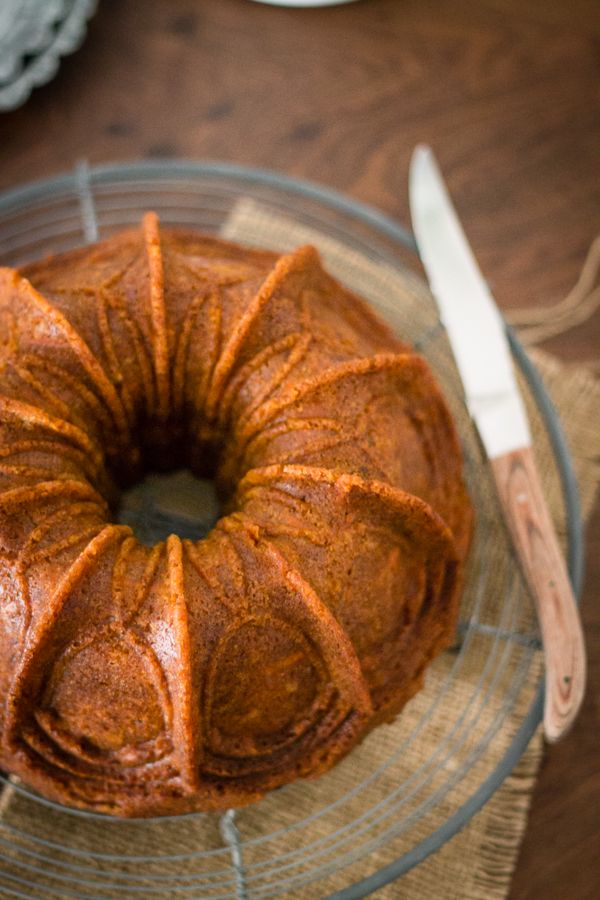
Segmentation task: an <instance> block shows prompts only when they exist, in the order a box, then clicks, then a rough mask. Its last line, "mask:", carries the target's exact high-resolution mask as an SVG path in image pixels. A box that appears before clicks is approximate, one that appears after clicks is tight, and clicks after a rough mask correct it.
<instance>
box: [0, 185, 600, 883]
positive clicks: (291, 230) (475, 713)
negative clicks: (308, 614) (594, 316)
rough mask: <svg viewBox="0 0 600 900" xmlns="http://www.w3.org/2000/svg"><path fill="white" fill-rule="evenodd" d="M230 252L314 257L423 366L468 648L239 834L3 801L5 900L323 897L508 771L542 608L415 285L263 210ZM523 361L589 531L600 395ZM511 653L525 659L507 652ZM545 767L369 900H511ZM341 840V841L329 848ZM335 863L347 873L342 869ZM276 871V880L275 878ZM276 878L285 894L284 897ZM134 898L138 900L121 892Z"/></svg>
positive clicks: (234, 224)
mask: <svg viewBox="0 0 600 900" xmlns="http://www.w3.org/2000/svg"><path fill="white" fill-rule="evenodd" d="M223 234H224V236H225V237H227V238H230V239H234V240H238V241H240V242H242V243H247V244H253V245H256V246H263V247H273V248H274V249H277V250H282V251H284V250H286V249H291V248H292V247H294V246H297V245H298V244H302V243H313V244H315V245H316V246H317V247H318V248H319V250H320V251H321V253H322V255H323V257H324V260H325V263H326V265H327V267H328V268H329V269H330V270H331V271H332V272H333V273H334V274H335V275H336V276H338V277H339V278H340V279H341V280H343V281H344V283H346V284H347V285H348V286H350V287H351V288H353V289H354V290H356V291H357V292H358V293H359V294H362V295H363V296H365V297H367V298H368V300H369V301H370V302H371V303H372V304H373V305H374V306H375V307H376V308H377V309H378V310H379V312H380V313H381V314H382V315H383V316H384V317H386V318H387V319H388V320H389V322H390V324H391V325H392V326H393V327H394V328H395V329H396V330H397V331H398V333H399V334H401V335H402V336H404V337H407V338H408V339H409V340H412V341H413V343H415V345H416V346H417V348H420V349H422V351H423V352H424V353H425V355H426V356H427V357H428V359H429V360H430V361H431V363H432V365H433V367H434V369H435V370H436V372H437V374H438V377H439V379H440V381H441V383H442V384H443V387H444V390H445V392H446V394H447V396H448V399H449V402H450V404H451V406H452V410H453V414H454V415H455V417H456V419H457V422H458V426H459V430H460V432H461V436H462V437H463V442H464V448H465V456H466V463H467V472H468V480H469V486H470V490H471V492H472V493H473V494H474V502H475V506H476V509H477V518H478V526H477V537H476V541H475V546H474V548H473V553H472V561H471V568H470V573H469V579H468V588H467V590H466V592H465V599H464V602H463V608H462V610H461V624H462V625H463V626H464V627H463V632H462V636H461V634H459V635H458V637H457V647H456V648H453V649H452V650H451V651H449V652H447V653H445V654H443V655H442V656H441V657H439V658H438V659H437V660H436V661H435V662H434V663H433V665H432V666H431V668H430V670H429V671H428V673H427V679H426V685H425V688H424V690H423V691H422V692H421V693H419V694H418V695H417V696H416V697H415V698H414V700H412V701H411V703H410V704H409V705H408V707H407V708H406V709H405V711H404V712H403V714H402V715H401V716H400V717H399V718H398V720H397V721H396V722H395V723H393V724H391V725H387V726H382V727H381V728H379V729H377V730H376V731H375V732H374V733H373V734H372V735H370V736H369V737H368V738H367V740H365V741H364V742H363V744H362V745H361V746H360V747H358V748H357V749H356V750H355V751H354V752H353V753H352V754H351V755H350V756H349V757H348V758H347V759H346V760H344V761H342V762H341V763H340V764H339V765H338V766H336V767H335V769H334V770H333V771H331V772H330V773H328V774H327V775H325V776H323V777H322V778H320V779H318V780H315V781H302V782H299V783H297V784H295V785H292V786H290V787H288V788H285V789H284V790H281V791H277V792H274V793H273V794H271V795H269V796H268V797H266V798H265V799H264V800H263V801H261V802H260V803H258V804H255V805H254V806H251V807H249V808H247V809H244V810H239V811H238V812H237V813H236V815H235V819H233V818H228V819H226V820H223V819H222V818H221V817H219V816H217V815H208V816H199V817H193V818H182V819H179V820H173V821H163V822H151V823H127V822H114V821H111V820H109V819H99V818H98V819H91V820H90V819H87V818H81V817H77V816H73V815H70V814H67V813H64V812H61V811H60V810H59V809H52V808H50V807H48V806H43V805H40V803H39V802H37V801H36V800H34V799H32V798H31V797H29V796H28V795H27V794H26V793H24V792H23V789H22V786H20V785H18V784H15V785H13V786H8V787H7V788H6V789H5V790H4V793H3V795H2V797H1V798H0V896H1V897H7V898H8V897H12V896H15V895H16V896H31V897H38V896H39V897H44V898H45V897H65V898H66V897H69V896H74V895H75V896H84V897H88V896H89V897H96V898H97V897H102V898H109V897H110V898H112V897H115V898H116V897H133V896H138V897H139V896H142V897H148V898H157V900H163V898H177V897H194V898H197V897H207V898H211V897H214V898H217V897H225V896H238V897H239V898H243V897H247V898H252V897H254V896H256V897H258V896H276V897H281V896H285V897H289V898H294V900H300V898H302V900H310V898H321V897H324V896H326V895H328V894H330V893H333V892H335V891H338V890H340V889H342V888H344V887H346V886H347V885H349V884H351V883H353V882H356V881H359V880H361V879H363V878H365V877H367V876H368V875H370V874H372V873H374V872H376V871H378V870H379V869H381V868H382V867H383V866H385V865H387V864H389V863H391V862H392V861H393V860H395V859H397V858H398V857H400V856H402V855H403V854H406V853H408V852H409V851H410V850H411V849H412V848H414V847H416V846H418V845H419V844H420V843H421V842H422V841H423V840H425V839H426V838H427V837H428V835H429V834H431V833H432V832H433V831H435V829H436V828H439V827H440V826H442V825H443V824H444V822H445V821H447V820H448V818H449V817H450V816H452V815H453V814H455V813H456V810H457V809H458V808H459V807H460V806H461V805H462V804H463V803H465V802H466V801H467V800H468V799H469V798H470V797H471V795H472V794H473V792H474V791H475V790H476V789H477V787H478V786H479V785H480V784H481V783H482V781H483V780H484V779H485V778H487V777H489V776H490V775H491V774H492V772H493V770H494V767H495V766H496V765H497V764H498V762H499V761H500V760H501V759H502V758H503V756H504V754H505V753H506V751H507V749H508V747H509V746H510V744H511V742H512V740H513V738H514V736H515V733H516V731H517V729H518V728H519V726H520V724H521V722H522V720H523V717H524V716H525V715H526V713H527V710H528V709H529V708H530V706H531V703H532V700H533V697H534V694H535V690H536V686H537V684H538V683H539V678H540V674H541V669H542V659H541V653H540V651H539V650H535V649H532V646H535V644H536V637H537V635H538V632H537V625H536V621H535V615H534V612H533V608H532V605H531V602H530V600H529V599H528V596H527V593H526V591H524V589H523V588H522V586H519V585H517V587H515V581H514V580H515V577H516V575H515V570H516V566H515V564H514V559H513V557H512V555H511V551H510V547H509V545H508V541H507V537H506V532H505V529H504V526H503V524H502V521H501V519H500V517H499V515H498V510H497V505H496V500H495V495H494V491H493V486H492V483H491V481H490V478H489V473H488V471H487V467H486V465H485V460H484V459H483V457H482V452H481V448H480V446H479V443H478V441H477V438H476V435H475V434H474V431H473V428H472V426H471V425H470V423H469V420H468V417H467V415H466V412H465V410H464V406H463V404H462V402H461V401H460V386H459V384H458V376H457V373H456V370H455V367H454V364H453V361H452V356H451V353H450V350H449V347H448V346H447V342H446V339H445V336H444V334H443V330H442V329H441V328H440V326H439V323H438V320H437V315H436V311H435V306H434V304H433V302H432V299H431V296H430V294H429V291H428V289H427V287H426V286H425V284H424V283H423V281H422V280H421V278H420V277H419V276H418V275H417V274H415V273H414V272H411V271H410V270H408V269H407V270H406V271H402V270H400V269H399V268H398V267H397V266H395V265H391V264H389V263H388V262H386V261H385V259H383V258H373V257H368V256H366V255H365V253H364V251H363V250H361V249H351V248H350V247H349V246H348V243H345V242H337V241H336V240H334V239H332V238H331V236H330V235H323V234H322V233H320V232H319V231H315V230H313V229H311V228H310V227H306V226H305V225H299V224H298V223H297V221H296V220H295V219H294V217H293V216H291V217H286V216H285V215H280V214H277V215H274V214H273V211H272V210H271V209H269V208H267V207H264V206H261V205H259V204H257V203H256V202H255V201H253V200H248V201H245V200H242V201H240V202H239V203H238V204H237V206H236V208H235V210H234V212H233V214H232V215H231V216H230V218H229V220H228V221H227V223H226V225H225V228H224V229H223ZM531 357H532V358H533V360H534V362H535V364H536V367H537V369H538V371H539V373H540V374H541V376H542V379H543V381H544V383H545V386H546V388H547V390H548V392H549V394H550V396H551V397H552V399H553V401H554V404H555V407H556V409H557V411H558V413H559V416H560V418H561V419H562V423H563V427H564V431H565V434H566V438H567V442H568V445H569V448H570V452H571V456H572V461H573V466H574V470H575V473H576V476H577V480H578V483H579V490H580V498H581V506H582V514H583V517H584V518H586V517H587V516H588V515H589V512H590V510H591V508H592V504H593V502H594V496H595V492H596V489H597V487H598V483H599V479H600V465H599V462H598V460H599V457H600V423H599V420H598V409H599V408H600V384H599V382H598V381H597V380H596V379H595V378H594V377H593V376H592V375H591V374H590V373H588V372H586V371H585V370H582V369H573V368H570V369H568V370H567V369H565V368H564V367H563V366H561V365H560V364H559V363H558V362H557V361H556V360H554V359H553V358H551V357H549V356H548V355H546V354H544V353H542V352H540V351H539V350H535V349H534V350H532V351H531ZM521 386H522V389H523V392H524V396H525V399H526V404H527V409H528V413H529V417H530V420H531V424H532V431H533V435H534V443H535V450H536V456H537V460H538V465H539V468H540V471H541V474H542V478H543V482H544V487H545V491H546V496H547V498H548V502H549V505H550V507H551V511H552V514H553V517H554V520H555V523H556V526H557V529H558V532H559V534H560V535H561V536H562V538H563V540H564V536H565V509H564V498H563V493H562V489H561V483H560V478H559V474H558V471H557V467H556V460H555V453H554V451H553V449H552V447H551V444H550V441H549V438H548V434H547V430H546V428H545V426H544V423H543V420H542V417H541V416H540V413H539V410H538V408H537V404H536V402H535V400H534V397H533V395H532V391H531V389H530V387H528V385H527V384H526V382H525V380H524V379H523V378H522V377H521ZM482 595H483V597H484V599H483V600H482ZM475 613H477V615H475ZM475 618H476V619H477V629H475V630H473V629H472V628H471V625H470V623H472V622H473V621H474V619H475ZM465 634H466V635H467V636H466V637H465ZM499 635H500V637H501V639H499ZM515 635H516V636H517V638H518V640H519V641H521V644H519V643H518V641H517V643H516V644H515V643H514V641H511V636H512V637H513V638H514V636H515ZM463 640H464V643H463V644H461V641H463ZM467 642H468V648H467V647H466V644H467ZM459 651H460V652H459ZM493 659H494V660H496V661H495V663H494V664H493V665H492V664H491V660H493ZM457 660H460V665H458V664H457ZM507 698H508V699H507ZM434 701H436V702H434ZM483 746H485V752H481V747H483ZM448 748H453V750H452V752H449V750H448ZM541 755H542V738H541V734H540V733H539V732H538V733H537V734H536V735H535V737H534V738H533V740H532V741H531V742H530V744H529V747H528V748H527V750H526V751H525V753H524V754H523V756H522V758H521V760H520V762H519V763H518V765H517V766H516V767H515V769H514V770H513V772H512V774H511V775H510V776H509V777H508V778H507V779H506V780H505V781H504V783H503V784H502V786H501V787H500V788H499V789H498V790H497V791H496V793H495V794H494V795H493V797H492V798H491V800H490V801H489V802H488V803H487V804H486V805H485V806H484V807H483V808H482V809H481V811H480V812H478V813H477V814H476V815H475V816H474V817H473V818H472V819H471V820H470V822H469V823H468V824H467V825H466V826H465V827H464V828H463V830H462V831H460V832H459V833H458V834H456V835H455V836H454V837H453V838H451V839H450V840H448V841H447V842H446V843H445V844H444V845H443V846H442V848H441V849H439V850H438V851H437V852H436V853H434V854H432V855H430V856H428V857H427V858H426V859H425V860H424V861H423V862H421V863H420V865H418V866H416V867H414V868H412V869H411V870H410V871H408V872H407V873H406V874H405V875H403V877H402V878H401V879H400V880H398V881H396V882H394V883H393V884H389V885H387V886H385V887H383V888H380V889H379V891H377V893H376V896H377V897H378V898H382V900H383V898H395V900H396V898H406V900H421V898H423V900H494V898H502V897H505V896H506V895H507V893H508V890H509V885H510V878H511V874H512V871H513V868H514V864H515V860H516V856H517V852H518V848H519V845H520V842H521V839H522V835H523V832H524V829H525V826H526V820H527V812H528V808H529V802H530V798H531V793H532V790H533V786H534V783H535V778H536V773H537V769H538V765H539V762H540V759H541ZM398 785H401V786H402V788H401V791H400V792H399V790H398ZM299 822H302V823H303V824H302V826H301V827H297V823H299ZM236 834H237V835H239V838H240V841H241V843H240V844H237V845H236ZM331 835H337V836H338V837H337V838H336V840H334V841H332V840H331ZM61 848H63V849H61ZM299 848H302V852H301V853H300V854H299V855H296V854H298V849H299ZM198 850H202V851H204V852H205V855H204V856H203V858H202V859H201V860H200V861H199V860H198V859H197V858H195V857H194V856H193V854H194V853H195V852H196V851H198ZM366 851H368V852H366ZM210 852H212V855H206V854H207V853H210ZM108 855H111V856H112V860H109V859H108V858H107V857H108ZM309 856H311V861H310V862H308V857H309ZM125 857H128V858H129V859H125ZM133 857H138V858H143V860H140V859H138V860H137V861H133ZM167 857H171V858H170V859H167ZM172 857H177V858H176V859H173V858H172ZM340 860H343V861H344V862H345V863H346V864H345V865H344V866H343V867H342V868H340V867H339V865H338V864H339V862H340ZM274 862H277V864H278V868H279V874H276V873H274V872H273V874H272V875H270V874H269V872H270V871H271V869H272V866H273V864H274ZM317 864H318V865H319V866H320V869H319V877H318V879H316V880H314V881H312V882H310V883H306V882H305V881H304V874H305V872H306V870H307V867H308V866H312V867H313V868H314V866H316V865H317ZM282 866H283V867H284V868H283V869H282ZM227 868H228V869H229V873H228V874H227V871H226V870H227ZM224 871H225V874H223V872H224ZM284 877H285V879H286V887H285V890H284V889H283V888H282V886H281V880H278V879H282V878H284ZM69 879H71V880H69ZM169 879H171V880H169ZM32 885H33V886H34V887H32ZM128 885H129V886H131V887H132V888H133V889H134V890H133V891H132V892H131V893H128V892H127V891H126V890H125V888H126V887H127V886H128ZM161 885H164V888H163V887H161ZM35 886H37V889H36V887H35ZM36 890H37V892H36ZM19 892H20V893H19Z"/></svg>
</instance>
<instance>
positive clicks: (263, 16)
mask: <svg viewBox="0 0 600 900" xmlns="http://www.w3.org/2000/svg"><path fill="white" fill-rule="evenodd" d="M599 47H600V4H599V3H598V2H597V0H570V2H568V3H565V2H561V0H559V2H551V0H527V2H524V0H439V2H434V0H402V2H400V0H362V2H358V3H354V4H351V5H349V6H340V7H332V8H329V9H314V10H290V9H283V8H281V9H279V8H275V7H270V6H261V5H259V4H256V3H250V2H248V0H218V2H215V0H169V2H164V0H145V2H144V3H140V2H137V0H101V2H100V6H99V11H98V13H97V15H96V17H95V18H94V20H93V21H92V23H91V26H90V30H89V35H88V39H87V40H86V42H85V44H84V46H83V48H82V49H81V50H80V51H79V52H78V53H76V54H75V55H73V56H72V57H70V58H69V59H66V60H65V61H64V62H63V64H62V65H61V68H60V71H59V73H58V76H57V77H56V78H55V79H54V81H52V82H51V83H50V84H49V85H46V86H45V87H43V88H40V89H38V90H36V91H35V92H34V94H33V95H32V97H31V99H30V101H29V102H28V103H27V104H26V106H24V107H23V108H22V109H20V110H17V111H16V112H13V113H10V114H5V115H0V189H2V188H5V187H10V186H12V185H15V184H17V183H19V182H22V181H26V180H29V179H34V178H41V177H43V176H46V175H49V174H51V173H54V172H59V171H61V170H64V169H65V168H68V167H71V166H72V165H73V163H74V162H75V161H76V160H77V159H79V158H81V157H87V158H88V159H89V160H90V161H91V162H92V163H96V162H102V161H107V160H120V159H127V158H137V157H166V156H178V155H181V156H188V157H196V158H197V157H205V158H206V157H210V158H218V159H225V160H235V161H238V162H241V163H248V164H252V165H258V166H266V167H272V168H279V169H281V170H283V171H286V172H288V173H291V174H294V175H299V176H305V177H308V178H312V179H315V180H318V181H321V182H325V183H327V184H330V185H332V186H333V187H336V188H338V189H341V190H343V191H346V192H348V193H349V194H350V195H352V196H354V197H356V198H358V199H361V200H365V201H368V202H370V203H372V204H375V205H377V206H379V207H381V208H382V209H383V210H385V211H386V212H388V213H391V214H392V215H394V216H396V217H398V218H400V219H403V220H407V219H408V205H407V197H406V191H407V172H408V161H409V157H410V153H411V150H412V147H413V146H414V144H415V143H417V142H418V141H427V142H429V143H431V144H432V145H433V146H434V148H435V150H436V152H437V155H438V157H439V159H440V162H441V165H442V168H443V171H444V173H445V174H446V175H447V178H448V182H449V185H450V189H451V191H452V193H453V195H454V197H455V200H456V204H457V206H458V209H459V211H460V214H461V216H462V218H463V220H464V222H465V225H466V227H467V231H468V234H469V236H470V238H471V239H472V242H473V244H474V247H475V249H476V252H477V254H478V256H479V259H480V261H481V264H482V266H483V269H484V271H485V273H486V275H487V276H488V278H489V279H490V282H491V283H492V285H493V288H494V291H495V294H496V297H497V298H498V301H499V302H500V304H501V305H502V306H503V307H505V308H506V309H509V308H510V307H511V306H520V305H528V306H530V305H534V304H540V305H543V304H551V303H552V302H554V301H556V300H558V299H559V298H561V297H563V296H564V294H565V293H566V292H567V290H568V289H569V288H570V287H571V285H572V283H573V282H574V281H575V279H576V277H577V274H578V272H579V269H580V266H581V263H582V261H583V258H584V255H585V252H586V249H587V247H588V245H589V243H590V241H591V240H592V237H593V236H594V235H595V234H596V233H598V231H600V177H599V175H600V165H599V162H600V97H599V91H600V78H599V74H600V73H599V62H598V61H599ZM547 347H548V349H550V350H552V351H553V352H555V353H557V354H558V355H559V356H561V357H562V358H563V359H565V360H570V361H580V360H582V359H584V358H589V357H593V356H594V355H595V356H596V358H598V349H599V348H600V316H596V317H595V319H594V320H593V321H592V322H591V323H589V324H587V325H585V326H582V327H580V328H578V329H576V330H575V331H573V332H572V333H570V334H569V335H566V336H564V337H561V338H557V339H555V340H553V341H552V342H549V343H548V345H547ZM599 589H600V511H597V512H596V514H595V516H594V518H593V520H592V523H591V525H590V527H589V529H588V568H587V582H586V591H585V597H584V609H583V618H584V625H585V629H586V638H587V643H588V652H589V690H588V694H587V696H586V699H585V701H584V706H583V710H582V714H581V716H580V718H579V720H578V721H577V723H576V725H575V727H574V730H573V731H572V733H571V735H570V736H569V737H568V738H566V739H565V741H564V742H563V743H560V744H558V745H556V746H554V747H552V748H551V749H550V750H549V751H548V752H547V754H546V758H545V762H544V765H543V769H542V772H541V775H540V779H539V782H538V785H537V789H536V793H535V796H534V800H533V806H532V812H531V818H530V824H529V828H528V831H527V835H526V837H525V842H524V845H523V848H522V852H521V856H520V860H519V864H518V868H517V872H516V875H515V879H514V883H513V888H512V894H511V897H512V900H517V898H518V900H537V898H540V897H544V900H565V898H566V900H571V898H573V900H587V898H589V900H592V898H596V897H597V896H598V885H599V884H600V854H599V853H598V847H599V846H600V758H599V757H600V753H599V750H598V735H599V725H600V723H599V712H598V698H599V696H600V691H599V688H600V604H598V602H597V599H598V593H599Z"/></svg>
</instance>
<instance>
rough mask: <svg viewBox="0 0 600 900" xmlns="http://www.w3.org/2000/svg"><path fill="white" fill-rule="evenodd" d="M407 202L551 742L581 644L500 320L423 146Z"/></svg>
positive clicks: (565, 713)
mask: <svg viewBox="0 0 600 900" xmlns="http://www.w3.org/2000/svg"><path fill="white" fill-rule="evenodd" d="M409 199H410V210H411V218H412V224H413V231H414V235H415V239H416V242H417V247H418V249H419V254H420V256H421V261H422V263H423V267H424V269H425V272H426V274H427V278H428V280H429V284H430V287H431V290H432V293H433V296H434V298H435V300H436V302H437V305H438V309H439V312H440V318H441V320H442V322H443V324H444V326H445V328H446V331H447V334H448V338H449V341H450V344H451V347H452V351H453V354H454V357H455V360H456V364H457V367H458V370H459V373H460V376H461V379H462V383H463V387H464V391H465V401H466V404H467V408H468V410H469V413H470V415H471V418H472V419H473V422H474V424H475V426H476V428H477V431H478V433H479V436H480V438H481V441H482V444H483V447H484V449H485V451H486V454H487V456H488V458H489V460H490V465H491V470H492V474H493V477H494V481H495V484H496V488H497V492H498V497H499V500H500V505H501V508H502V511H503V515H504V517H505V519H506V523H507V526H508V530H509V533H510V536H511V539H512V543H513V546H514V549H515V551H516V553H517V556H518V558H519V561H520V564H521V569H522V572H523V575H524V577H525V581H526V583H527V585H528V587H529V590H530V591H531V593H532V595H533V599H534V602H535V606H536V609H537V614H538V619H539V622H540V630H541V634H542V643H543V646H544V657H545V666H546V678H545V694H544V731H545V734H546V738H547V739H548V740H549V741H556V740H558V738H560V737H561V736H562V735H563V734H564V733H565V732H566V731H567V730H568V728H569V727H570V726H571V725H572V723H573V721H574V719H575V717H576V715H577V712H578V710H579V707H580V706H581V702H582V699H583V695H584V691H585V678H586V660H585V644H584V639H583V631H582V627H581V620H580V617H579V611H578V609H577V604H576V602H575V597H574V595H573V591H572V588H571V584H570V581H569V577H568V574H567V571H566V566H565V562H564V559H563V556H562V553H561V550H560V546H559V543H558V539H557V537H556V532H555V530H554V526H553V524H552V519H551V517H550V513H549V511H548V507H547V504H546V501H545V498H544V491H543V488H542V484H541V481H540V478H539V474H538V471H537V467H536V464H535V459H534V454H533V449H532V446H531V433H530V430H529V423H528V421H527V414H526V411H525V406H524V403H523V399H522V397H521V394H520V391H519V387H518V384H517V381H516V377H515V373H514V369H513V365H512V359H511V354H510V348H509V345H508V340H507V336H506V330H505V326H504V321H503V319H502V316H501V315H500V312H499V310H498V308H497V306H496V304H495V302H494V298H493V296H492V294H491V292H490V290H489V287H488V285H487V283H486V281H485V279H484V277H483V275H482V273H481V270H480V268H479V266H478V264H477V261H476V259H475V256H474V254H473V251H472V250H471V247H470V245H469V242H468V240H467V238H466V236H465V233H464V231H463V228H462V226H461V224H460V220H459V218H458V215H457V213H456V211H455V209H454V206H453V205H452V201H451V199H450V196H449V194H448V191H447V189H446V186H445V184H444V181H443V178H442V175H441V173H440V171H439V168H438V166H437V163H436V161H435V157H434V155H433V153H432V151H431V149H430V148H429V147H426V146H419V147H417V148H416V149H415V152H414V153H413V157H412V160H411V166H410V177H409Z"/></svg>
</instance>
